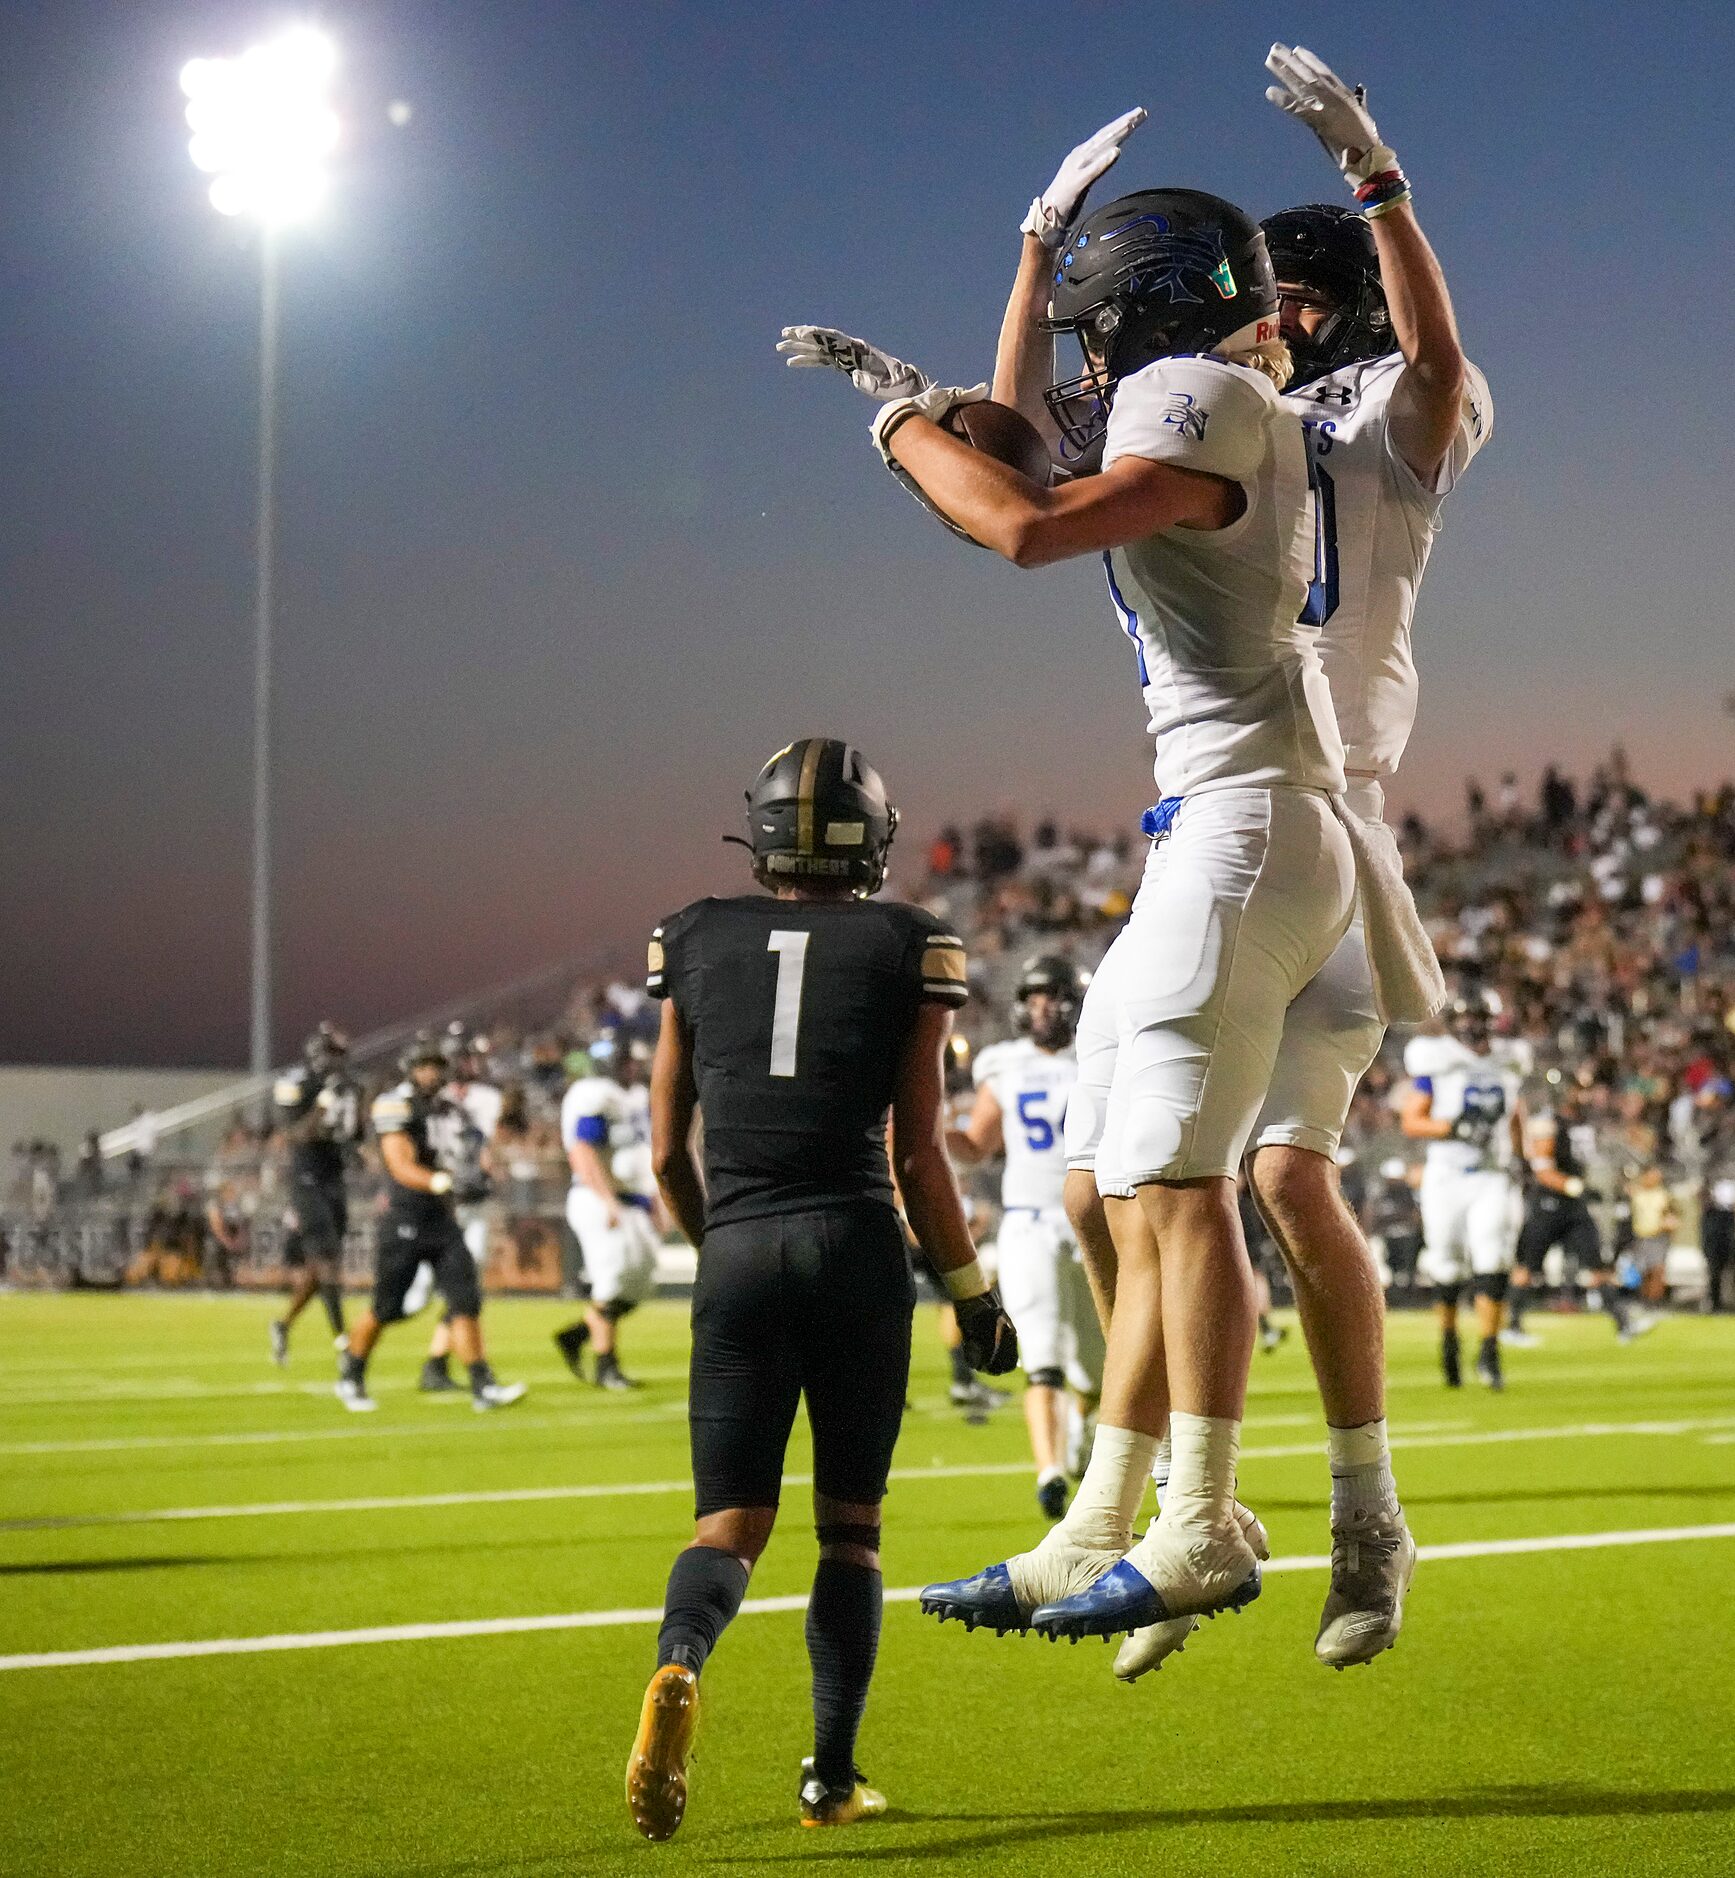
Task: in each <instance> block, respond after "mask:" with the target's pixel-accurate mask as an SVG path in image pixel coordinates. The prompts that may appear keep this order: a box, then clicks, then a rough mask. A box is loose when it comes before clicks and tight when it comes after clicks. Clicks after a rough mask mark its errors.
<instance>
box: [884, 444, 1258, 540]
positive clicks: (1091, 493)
mask: <svg viewBox="0 0 1735 1878" xmlns="http://www.w3.org/2000/svg"><path fill="white" fill-rule="evenodd" d="M882 447H883V448H885V449H886V450H887V451H888V452H889V453H890V455H891V456H893V457H895V458H896V459H897V461H898V463H899V464H900V465H901V466H902V467H903V468H904V469H905V470H907V471H908V472H909V474H910V476H911V477H912V478H913V479H914V480H915V481H916V482H917V483H919V484H920V485H921V488H922V490H923V493H924V494H925V495H926V496H927V497H928V499H929V500H930V501H931V502H932V503H933V505H934V507H935V508H937V509H939V510H940V511H942V513H944V514H945V515H946V516H948V517H949V518H950V519H951V520H952V521H953V522H955V523H956V524H957V525H958V526H959V527H960V528H961V529H963V530H964V531H965V533H967V534H968V535H970V536H971V537H972V538H973V539H974V540H976V541H978V542H980V543H981V544H982V546H983V547H985V548H990V549H992V550H993V551H994V552H995V553H996V554H999V555H1002V556H1003V557H1004V558H1005V559H1006V560H1008V561H1010V562H1011V563H1012V564H1013V566H1015V567H1025V568H1031V567H1048V566H1050V565H1052V564H1053V563H1054V562H1056V561H1069V560H1072V559H1074V558H1075V557H1077V556H1078V555H1081V554H1101V553H1102V552H1103V551H1104V550H1105V549H1108V548H1124V547H1127V546H1129V545H1130V544H1131V543H1133V542H1135V541H1143V540H1145V539H1146V538H1147V537H1148V536H1151V535H1155V534H1160V533H1162V532H1163V530H1165V529H1169V528H1201V529H1216V528H1226V527H1228V525H1229V524H1230V523H1231V522H1233V521H1235V520H1236V519H1237V517H1238V516H1239V515H1240V514H1241V513H1242V511H1243V509H1244V508H1245V506H1246V500H1247V498H1246V496H1245V494H1244V493H1243V491H1242V489H1241V487H1240V485H1239V484H1238V483H1233V482H1231V481H1229V480H1228V478H1226V477H1223V476H1213V475H1209V474H1207V473H1206V472H1204V471H1202V470H1190V469H1182V468H1181V467H1179V466H1178V465H1176V464H1173V463H1153V462H1149V461H1147V460H1146V459H1145V458H1143V457H1122V458H1121V459H1120V460H1119V461H1118V462H1116V463H1114V464H1112V465H1111V466H1110V467H1109V468H1108V469H1106V470H1104V471H1103V472H1102V473H1101V475H1098V476H1087V477H1082V478H1081V479H1080V480H1079V481H1077V482H1072V483H1064V484H1062V485H1061V486H1060V487H1059V488H1057V489H1042V488H1039V487H1038V486H1037V485H1036V484H1035V483H1033V482H1032V481H1031V480H1030V478H1029V477H1028V476H1021V475H1020V474H1019V473H1018V471H1017V470H1015V469H1012V468H1011V467H1010V466H1008V465H1007V464H1004V463H1001V462H997V461H996V460H995V459H994V458H993V457H990V456H987V455H985V454H984V453H983V452H981V451H979V450H973V449H971V448H970V446H969V445H968V444H967V443H964V442H962V441H961V440H960V439H958V438H956V437H953V436H951V435H950V434H949V433H948V432H946V431H944V430H942V429H941V428H940V426H939V425H938V424H936V423H934V422H932V421H931V420H930V419H929V418H926V417H923V416H921V415H919V414H916V413H912V414H911V415H909V416H907V417H905V418H904V420H903V421H902V422H901V423H899V424H898V425H897V427H896V429H894V430H891V431H890V433H889V435H887V436H886V437H885V438H884V441H883V445H882Z"/></svg>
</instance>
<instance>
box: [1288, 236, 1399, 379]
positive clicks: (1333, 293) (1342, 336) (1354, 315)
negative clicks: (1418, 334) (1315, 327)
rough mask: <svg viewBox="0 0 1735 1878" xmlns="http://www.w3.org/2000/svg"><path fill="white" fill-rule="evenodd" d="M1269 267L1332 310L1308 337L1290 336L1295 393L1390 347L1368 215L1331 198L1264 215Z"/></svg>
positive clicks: (1389, 322) (1387, 314)
mask: <svg viewBox="0 0 1735 1878" xmlns="http://www.w3.org/2000/svg"><path fill="white" fill-rule="evenodd" d="M1259 226H1260V227H1261V228H1262V229H1263V230H1264V231H1265V246H1266V248H1267V249H1268V250H1269V251H1270V255H1271V267H1272V271H1273V273H1275V275H1276V276H1277V278H1278V279H1279V280H1285V281H1292V282H1294V284H1295V285H1296V286H1298V287H1308V288H1311V289H1312V290H1313V291H1314V292H1316V293H1320V294H1325V295H1327V296H1329V298H1330V299H1331V301H1332V302H1333V310H1332V312H1331V314H1330V315H1329V317H1328V318H1327V319H1326V320H1325V321H1324V322H1323V323H1322V324H1321V326H1320V329H1319V331H1318V332H1317V333H1315V334H1314V335H1313V337H1312V338H1311V339H1310V338H1308V337H1307V335H1306V334H1305V333H1293V334H1291V335H1290V336H1289V350H1290V352H1291V353H1292V354H1293V356H1294V359H1295V376H1294V378H1292V379H1291V380H1290V382H1289V389H1290V390H1291V391H1294V390H1296V389H1298V388H1299V387H1300V386H1302V385H1309V384H1312V382H1313V381H1314V380H1315V379H1316V378H1323V377H1324V376H1325V375H1326V373H1327V372H1335V371H1337V370H1338V368H1339V367H1340V366H1344V365H1354V364H1355V363H1356V362H1357V360H1359V359H1377V358H1382V357H1383V356H1384V355H1385V354H1386V353H1388V352H1390V351H1391V349H1392V343H1393V341H1392V316H1391V313H1390V310H1389V309H1388V308H1387V306H1386V290H1385V285H1384V283H1383V282H1382V281H1381V279H1380V260H1379V253H1378V251H1377V250H1376V249H1375V247H1374V236H1373V230H1372V229H1371V228H1369V227H1368V224H1367V218H1366V216H1364V215H1359V214H1357V212H1356V211H1355V210H1354V209H1346V208H1344V207H1343V206H1342V204H1341V203H1336V202H1309V203H1305V204H1303V205H1302V207H1300V208H1298V209H1284V210H1283V211H1282V212H1281V213H1280V214H1277V215H1268V216H1266V218H1265V220H1264V221H1263V222H1261V223H1260V224H1259Z"/></svg>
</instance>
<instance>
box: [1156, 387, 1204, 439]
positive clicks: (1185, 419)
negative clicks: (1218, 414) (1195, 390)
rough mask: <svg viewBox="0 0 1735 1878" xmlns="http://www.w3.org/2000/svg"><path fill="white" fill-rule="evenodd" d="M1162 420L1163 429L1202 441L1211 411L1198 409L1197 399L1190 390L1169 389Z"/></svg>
mask: <svg viewBox="0 0 1735 1878" xmlns="http://www.w3.org/2000/svg"><path fill="white" fill-rule="evenodd" d="M1162 421H1163V425H1164V428H1165V429H1168V430H1172V431H1175V432H1177V433H1178V434H1179V435H1181V436H1183V437H1194V438H1197V439H1198V440H1199V441H1200V442H1201V443H1202V442H1204V439H1205V426H1206V425H1207V424H1208V423H1210V421H1211V413H1210V412H1209V411H1201V410H1200V409H1199V401H1198V399H1197V398H1195V397H1194V396H1193V394H1192V393H1191V392H1190V391H1171V392H1170V393H1169V402H1168V403H1167V404H1166V405H1165V406H1164V407H1163V418H1162Z"/></svg>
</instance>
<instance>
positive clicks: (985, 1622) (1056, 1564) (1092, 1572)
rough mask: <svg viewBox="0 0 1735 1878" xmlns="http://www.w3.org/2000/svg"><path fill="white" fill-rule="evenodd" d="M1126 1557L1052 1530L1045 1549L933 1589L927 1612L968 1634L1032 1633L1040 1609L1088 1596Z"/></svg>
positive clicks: (924, 1599)
mask: <svg viewBox="0 0 1735 1878" xmlns="http://www.w3.org/2000/svg"><path fill="white" fill-rule="evenodd" d="M1119 1557H1120V1554H1119V1553H1118V1552H1109V1551H1103V1550H1100V1549H1098V1548H1096V1547H1094V1546H1081V1545H1075V1544H1073V1542H1072V1541H1071V1540H1070V1539H1069V1538H1068V1537H1067V1536H1066V1532H1065V1529H1064V1528H1063V1527H1060V1526H1051V1527H1050V1528H1049V1530H1048V1532H1047V1533H1046V1534H1045V1535H1044V1536H1043V1538H1042V1541H1041V1543H1040V1544H1038V1545H1036V1546H1034V1547H1032V1548H1031V1550H1030V1551H1028V1552H1020V1553H1018V1554H1017V1555H1016V1556H1014V1557H1012V1558H1009V1559H1007V1560H1006V1561H1005V1563H1004V1564H1001V1565H985V1566H984V1567H983V1568H982V1570H981V1571H979V1572H977V1573H976V1574H975V1575H974V1576H973V1577H970V1578H954V1579H951V1580H949V1581H947V1582H945V1583H941V1584H933V1585H928V1586H927V1587H925V1588H924V1590H923V1592H922V1595H921V1607H922V1609H923V1610H924V1611H925V1612H926V1613H927V1614H928V1615H929V1616H930V1617H937V1618H939V1620H940V1622H941V1623H944V1622H945V1621H946V1619H947V1618H949V1617H955V1618H957V1619H958V1620H959V1621H960V1622H961V1623H962V1624H963V1625H964V1628H965V1629H966V1630H975V1629H976V1628H977V1627H978V1626H986V1627H987V1628H988V1629H990V1630H992V1631H993V1632H994V1633H995V1635H996V1636H1003V1635H1004V1634H1005V1633H1006V1632H1007V1631H1008V1630H1028V1629H1029V1628H1030V1617H1031V1613H1032V1612H1033V1611H1034V1610H1036V1608H1037V1607H1038V1606H1039V1605H1043V1604H1051V1603H1053V1602H1055V1601H1056V1600H1058V1599H1061V1598H1065V1597H1069V1596H1071V1595H1072V1594H1073V1593H1074V1592H1075V1591H1082V1590H1083V1589H1084V1588H1085V1586H1086V1585H1089V1584H1093V1583H1094V1582H1095V1581H1096V1580H1097V1579H1098V1578H1100V1577H1101V1576H1102V1574H1103V1573H1104V1572H1105V1571H1107V1570H1108V1568H1109V1567H1110V1566H1111V1565H1113V1564H1114V1563H1115V1562H1116V1561H1117V1560H1118V1559H1119Z"/></svg>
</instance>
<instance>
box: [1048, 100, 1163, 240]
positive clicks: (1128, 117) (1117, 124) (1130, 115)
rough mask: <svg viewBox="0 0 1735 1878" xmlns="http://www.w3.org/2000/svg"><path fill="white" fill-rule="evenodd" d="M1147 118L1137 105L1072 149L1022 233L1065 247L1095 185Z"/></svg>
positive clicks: (1116, 160)
mask: <svg viewBox="0 0 1735 1878" xmlns="http://www.w3.org/2000/svg"><path fill="white" fill-rule="evenodd" d="M1145 115H1146V113H1145V108H1144V106H1143V105H1135V106H1134V107H1133V109H1132V110H1130V111H1128V112H1126V113H1124V114H1123V115H1122V116H1120V117H1117V118H1116V119H1115V121H1114V122H1113V123H1112V124H1105V125H1104V126H1103V127H1102V129H1101V130H1099V131H1098V132H1097V133H1096V135H1095V136H1094V137H1087V138H1086V139H1085V140H1084V142H1083V143H1081V144H1079V145H1078V147H1077V148H1076V149H1073V150H1069V151H1068V152H1067V154H1066V161H1065V162H1064V163H1062V164H1061V166H1060V168H1059V169H1058V170H1056V171H1055V173H1054V181H1053V182H1051V183H1050V184H1049V185H1048V187H1047V188H1046V189H1045V190H1043V192H1042V194H1041V195H1039V196H1038V197H1037V198H1036V200H1035V201H1034V202H1033V203H1031V205H1030V212H1029V214H1028V215H1026V216H1025V218H1024V220H1023V221H1022V222H1020V223H1019V224H1018V230H1019V233H1020V234H1024V235H1034V236H1035V237H1036V239H1037V240H1038V241H1040V242H1041V243H1042V245H1043V246H1044V247H1045V248H1058V247H1061V246H1062V245H1063V244H1064V243H1065V241H1066V231H1067V229H1068V228H1069V227H1070V226H1071V224H1072V218H1073V217H1074V216H1075V215H1077V213H1078V212H1079V210H1080V208H1082V207H1083V206H1084V198H1085V196H1086V195H1087V194H1088V193H1089V190H1090V186H1091V184H1092V183H1094V182H1095V181H1096V179H1097V178H1098V177H1099V176H1101V175H1102V174H1103V172H1104V171H1105V170H1109V169H1112V168H1113V167H1114V166H1115V164H1116V163H1117V162H1118V161H1119V160H1120V153H1121V145H1122V144H1123V143H1125V142H1126V140H1127V139H1128V138H1129V137H1130V136H1131V135H1132V134H1133V132H1134V131H1135V130H1137V129H1138V127H1139V126H1140V125H1141V124H1142V123H1143V122H1144V121H1145Z"/></svg>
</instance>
